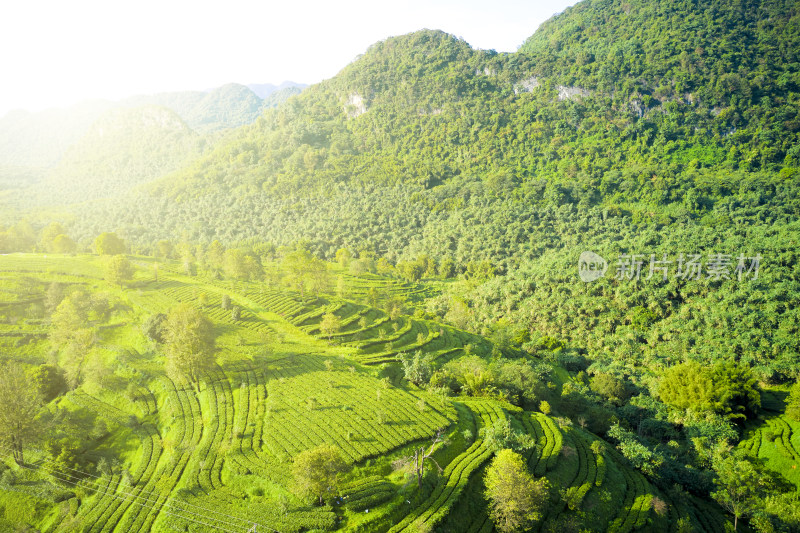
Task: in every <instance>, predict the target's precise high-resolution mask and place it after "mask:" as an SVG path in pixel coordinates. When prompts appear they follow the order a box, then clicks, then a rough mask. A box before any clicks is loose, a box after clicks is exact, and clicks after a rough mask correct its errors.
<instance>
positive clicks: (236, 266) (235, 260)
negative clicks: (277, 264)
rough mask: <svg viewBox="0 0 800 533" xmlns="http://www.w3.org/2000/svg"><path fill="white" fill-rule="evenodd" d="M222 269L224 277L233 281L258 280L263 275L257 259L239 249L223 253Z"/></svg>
mask: <svg viewBox="0 0 800 533" xmlns="http://www.w3.org/2000/svg"><path fill="white" fill-rule="evenodd" d="M223 267H224V270H225V275H226V276H228V277H230V278H234V279H258V278H260V277H261V276H263V274H264V269H263V267H262V266H261V262H260V260H259V259H258V257H256V256H255V255H253V254H251V253H246V252H245V251H244V250H241V249H239V248H231V249H229V250H227V251H226V252H225V253H224V255H223Z"/></svg>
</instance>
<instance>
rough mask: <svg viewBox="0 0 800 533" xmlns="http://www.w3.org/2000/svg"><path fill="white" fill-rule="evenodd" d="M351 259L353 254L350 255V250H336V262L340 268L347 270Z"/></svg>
mask: <svg viewBox="0 0 800 533" xmlns="http://www.w3.org/2000/svg"><path fill="white" fill-rule="evenodd" d="M352 258H353V254H351V253H350V250H348V249H347V248H339V249H338V250H336V262H337V263H339V265H340V266H341V267H342V268H347V266H348V265H349V264H350V259H352Z"/></svg>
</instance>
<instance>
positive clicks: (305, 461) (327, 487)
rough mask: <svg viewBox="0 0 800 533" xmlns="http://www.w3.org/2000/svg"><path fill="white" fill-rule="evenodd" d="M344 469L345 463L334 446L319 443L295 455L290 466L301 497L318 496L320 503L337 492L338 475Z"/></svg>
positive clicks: (345, 467)
mask: <svg viewBox="0 0 800 533" xmlns="http://www.w3.org/2000/svg"><path fill="white" fill-rule="evenodd" d="M346 469H347V463H345V462H344V459H342V456H341V454H340V453H339V448H336V447H335V446H331V445H330V444H321V445H320V446H317V447H316V448H313V449H310V450H305V451H303V452H301V453H299V454H298V455H297V457H295V459H294V465H293V466H292V472H293V474H294V485H295V489H296V490H297V492H298V493H299V494H300V495H301V496H303V497H314V498H318V500H319V503H320V505H321V504H322V502H323V499H324V498H325V496H327V495H334V494H336V493H337V492H338V488H339V475H340V474H342V473H343V472H345V471H346Z"/></svg>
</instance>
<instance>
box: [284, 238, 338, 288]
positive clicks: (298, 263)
mask: <svg viewBox="0 0 800 533" xmlns="http://www.w3.org/2000/svg"><path fill="white" fill-rule="evenodd" d="M282 266H283V269H284V271H285V272H286V275H287V278H288V282H289V284H290V285H291V286H292V287H293V288H294V289H296V290H297V291H299V292H300V295H301V296H303V295H305V291H306V289H309V290H311V291H314V292H321V291H323V290H325V288H326V287H327V286H328V284H329V282H330V276H329V273H328V270H327V268H326V266H325V262H324V261H321V260H320V259H317V258H316V257H314V256H313V255H311V253H310V252H309V251H308V250H306V249H304V248H299V249H298V250H295V251H294V252H291V253H289V254H286V256H285V257H284V258H283V262H282Z"/></svg>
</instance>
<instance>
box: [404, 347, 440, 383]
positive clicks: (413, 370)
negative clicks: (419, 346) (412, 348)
mask: <svg viewBox="0 0 800 533" xmlns="http://www.w3.org/2000/svg"><path fill="white" fill-rule="evenodd" d="M397 357H398V359H400V362H401V363H402V364H403V373H404V375H405V378H406V379H407V380H408V381H410V382H411V383H414V384H415V385H424V384H426V383H428V382H429V381H430V380H431V376H432V375H433V354H430V353H429V354H427V355H426V354H423V353H422V350H417V351H416V352H414V355H411V354H408V353H405V352H403V353H400V354H398V356H397Z"/></svg>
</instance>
